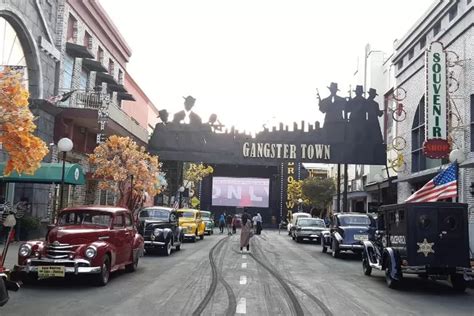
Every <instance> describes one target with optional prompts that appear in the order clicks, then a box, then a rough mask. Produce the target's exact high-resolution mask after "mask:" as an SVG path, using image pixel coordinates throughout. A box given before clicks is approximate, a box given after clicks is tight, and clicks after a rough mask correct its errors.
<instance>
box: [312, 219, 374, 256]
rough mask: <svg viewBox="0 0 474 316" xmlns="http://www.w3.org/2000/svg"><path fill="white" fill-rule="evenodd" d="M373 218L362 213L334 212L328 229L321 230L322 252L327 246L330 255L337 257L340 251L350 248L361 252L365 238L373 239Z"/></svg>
mask: <svg viewBox="0 0 474 316" xmlns="http://www.w3.org/2000/svg"><path fill="white" fill-rule="evenodd" d="M374 235H375V220H374V219H373V218H372V216H370V215H368V214H362V213H336V214H334V215H333V216H332V218H331V223H330V226H329V230H326V231H323V232H322V238H321V246H322V250H323V252H324V253H325V252H327V250H328V248H330V249H331V251H332V256H333V257H335V258H337V257H339V254H340V252H341V251H347V250H350V251H352V252H354V253H356V254H360V253H362V250H363V249H364V245H363V242H364V241H365V240H373V239H374Z"/></svg>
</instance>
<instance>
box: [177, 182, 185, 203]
mask: <svg viewBox="0 0 474 316" xmlns="http://www.w3.org/2000/svg"><path fill="white" fill-rule="evenodd" d="M184 190H185V189H184V187H183V186H180V187H179V189H178V192H179V208H181V200H182V197H183V192H184Z"/></svg>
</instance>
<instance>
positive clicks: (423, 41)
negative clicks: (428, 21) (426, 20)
mask: <svg viewBox="0 0 474 316" xmlns="http://www.w3.org/2000/svg"><path fill="white" fill-rule="evenodd" d="M425 46H426V35H424V36H422V37H421V38H420V50H421V49H423V48H424V47H425Z"/></svg>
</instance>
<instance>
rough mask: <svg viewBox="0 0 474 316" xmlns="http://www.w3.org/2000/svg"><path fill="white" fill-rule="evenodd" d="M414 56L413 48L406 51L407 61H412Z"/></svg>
mask: <svg viewBox="0 0 474 316" xmlns="http://www.w3.org/2000/svg"><path fill="white" fill-rule="evenodd" d="M414 54H415V51H414V49H413V48H412V49H410V50H409V51H408V60H410V59H412V58H413V55H414Z"/></svg>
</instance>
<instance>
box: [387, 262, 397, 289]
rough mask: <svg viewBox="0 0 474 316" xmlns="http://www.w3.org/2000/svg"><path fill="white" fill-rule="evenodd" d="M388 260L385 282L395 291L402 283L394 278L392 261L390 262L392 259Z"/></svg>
mask: <svg viewBox="0 0 474 316" xmlns="http://www.w3.org/2000/svg"><path fill="white" fill-rule="evenodd" d="M386 260H387V262H386V264H385V267H386V268H385V282H386V283H387V286H388V287H389V288H391V289H395V288H397V286H398V285H399V283H400V281H399V280H396V279H394V278H393V277H392V270H393V269H394V268H393V267H392V260H390V258H387V259H386Z"/></svg>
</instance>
